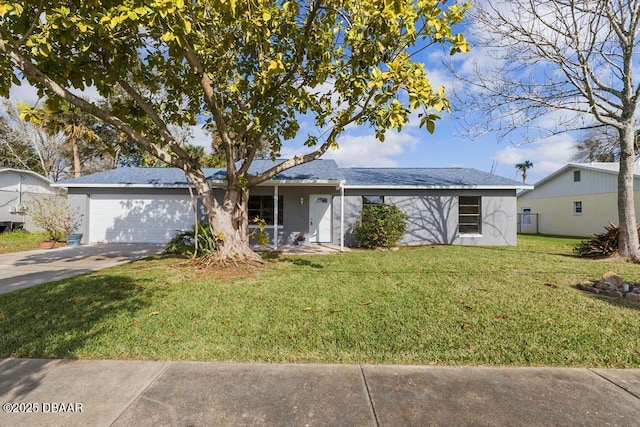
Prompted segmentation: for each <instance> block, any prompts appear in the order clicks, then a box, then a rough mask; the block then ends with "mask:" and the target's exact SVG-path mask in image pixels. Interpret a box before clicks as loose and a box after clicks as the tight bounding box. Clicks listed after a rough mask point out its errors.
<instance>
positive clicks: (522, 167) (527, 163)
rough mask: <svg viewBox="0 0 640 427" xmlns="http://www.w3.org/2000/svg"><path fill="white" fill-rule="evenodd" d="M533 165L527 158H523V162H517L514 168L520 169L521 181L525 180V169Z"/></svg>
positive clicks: (524, 181)
mask: <svg viewBox="0 0 640 427" xmlns="http://www.w3.org/2000/svg"><path fill="white" fill-rule="evenodd" d="M532 167H533V163H531V162H530V161H529V160H525V161H524V162H523V163H518V164H517V165H516V169H518V170H520V171H522V183H523V184H524V183H526V182H527V169H531V168H532Z"/></svg>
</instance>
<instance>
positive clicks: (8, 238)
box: [0, 230, 46, 254]
mask: <svg viewBox="0 0 640 427" xmlns="http://www.w3.org/2000/svg"><path fill="white" fill-rule="evenodd" d="M45 239H46V233H29V232H27V231H24V230H14V231H9V232H6V233H0V254H6V253H10V252H20V251H30V250H32V249H38V243H40V242H41V241H43V240H45Z"/></svg>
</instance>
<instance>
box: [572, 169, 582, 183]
mask: <svg viewBox="0 0 640 427" xmlns="http://www.w3.org/2000/svg"><path fill="white" fill-rule="evenodd" d="M581 178H582V177H581V176H580V171H573V182H580V179H581Z"/></svg>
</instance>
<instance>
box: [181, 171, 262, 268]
mask: <svg viewBox="0 0 640 427" xmlns="http://www.w3.org/2000/svg"><path fill="white" fill-rule="evenodd" d="M187 175H188V176H189V178H190V179H191V180H192V181H193V183H194V185H195V188H196V191H197V193H198V197H199V199H200V202H201V203H202V206H203V207H204V210H205V213H206V215H207V219H208V220H209V224H210V226H211V228H212V230H213V232H214V233H216V234H217V235H218V236H219V237H220V249H219V251H218V260H217V261H220V262H222V263H226V262H227V261H233V262H247V261H248V262H262V258H261V257H260V255H258V254H257V253H255V252H254V251H253V250H252V249H251V247H250V246H249V239H248V237H247V235H246V231H242V230H243V229H244V230H246V229H247V224H246V217H247V215H246V200H247V197H248V196H247V192H246V191H242V190H237V189H234V188H233V187H232V183H228V185H229V188H228V189H227V190H226V192H225V197H224V201H223V203H222V204H220V203H218V202H217V200H216V199H215V197H214V196H213V191H212V189H211V186H210V185H209V182H207V180H206V178H205V177H204V175H203V174H202V172H201V171H200V170H194V171H191V172H187ZM238 211H242V212H244V213H243V215H242V216H243V217H244V224H243V225H242V226H240V225H239V224H238V222H237V220H238V215H237V212H238Z"/></svg>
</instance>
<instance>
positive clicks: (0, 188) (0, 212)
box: [0, 168, 60, 232]
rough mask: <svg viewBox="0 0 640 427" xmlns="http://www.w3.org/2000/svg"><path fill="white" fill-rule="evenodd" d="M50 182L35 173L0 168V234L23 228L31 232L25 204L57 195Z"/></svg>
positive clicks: (31, 228)
mask: <svg viewBox="0 0 640 427" xmlns="http://www.w3.org/2000/svg"><path fill="white" fill-rule="evenodd" d="M51 184H52V182H51V181H50V180H49V179H48V178H45V177H44V176H41V175H39V174H37V173H35V172H32V171H28V170H21V169H13V168H0V232H2V231H6V230H10V229H15V228H25V229H26V230H29V231H33V230H34V229H35V227H34V226H33V225H32V224H31V223H30V221H29V216H28V215H27V214H26V210H25V209H24V205H25V203H26V202H27V201H28V200H29V199H31V198H33V197H46V196H52V195H56V194H58V193H59V191H60V190H57V189H54V188H52V187H51Z"/></svg>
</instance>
